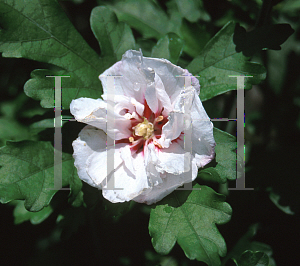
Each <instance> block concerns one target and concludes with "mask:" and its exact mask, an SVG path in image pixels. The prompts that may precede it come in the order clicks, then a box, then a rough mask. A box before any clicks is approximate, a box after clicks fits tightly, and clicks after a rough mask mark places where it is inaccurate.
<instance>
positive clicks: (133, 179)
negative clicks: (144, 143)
mask: <svg viewBox="0 0 300 266" xmlns="http://www.w3.org/2000/svg"><path fill="white" fill-rule="evenodd" d="M133 164H134V165H135V168H136V169H135V170H136V175H133V174H132V173H131V172H130V171H129V170H128V168H127V167H125V164H124V163H122V164H121V165H120V167H118V168H117V169H116V170H115V173H114V184H115V188H116V189H113V190H108V189H105V184H104V183H103V184H102V187H104V188H103V192H102V194H103V197H104V198H106V199H107V200H109V201H111V202H113V203H117V202H124V201H130V200H132V199H133V198H135V197H137V196H138V195H140V194H141V193H142V192H143V191H144V190H147V189H148V188H149V187H150V184H149V182H148V178H147V174H146V170H145V164H144V157H143V155H142V153H138V154H135V155H133Z"/></svg>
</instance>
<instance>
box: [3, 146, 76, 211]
mask: <svg viewBox="0 0 300 266" xmlns="http://www.w3.org/2000/svg"><path fill="white" fill-rule="evenodd" d="M6 144H7V146H5V147H2V148H1V149H0V175H1V179H0V202H1V203H7V202H10V201H12V200H15V199H24V200H25V208H26V209H27V210H28V211H33V212H37V211H40V210H41V209H43V207H45V206H48V205H49V203H50V201H51V199H52V197H53V196H54V194H55V193H56V192H57V190H54V189H53V188H54V148H53V146H52V145H51V143H50V142H42V141H39V142H35V141H22V142H7V143H6ZM76 178H78V176H77V172H76V169H75V167H74V160H73V158H72V156H71V155H70V154H66V153H62V186H67V185H69V184H70V185H71V191H72V190H73V192H72V193H73V194H76V193H79V191H80V189H81V187H80V188H79V186H80V185H81V182H80V183H79V182H77V181H75V180H76ZM51 188H52V189H51ZM76 196H77V195H76Z"/></svg>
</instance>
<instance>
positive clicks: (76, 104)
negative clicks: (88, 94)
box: [70, 98, 106, 132]
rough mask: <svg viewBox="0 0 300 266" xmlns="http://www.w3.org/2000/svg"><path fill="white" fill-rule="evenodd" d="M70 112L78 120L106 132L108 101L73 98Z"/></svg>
mask: <svg viewBox="0 0 300 266" xmlns="http://www.w3.org/2000/svg"><path fill="white" fill-rule="evenodd" d="M70 112H71V114H72V115H74V116H75V119H76V120H77V121H79V122H82V123H85V124H88V125H91V126H94V127H97V128H100V129H102V130H104V131H105V132H106V103H105V102H104V101H103V100H101V99H97V100H95V99H90V98H79V99H76V100H72V102H71V105H70Z"/></svg>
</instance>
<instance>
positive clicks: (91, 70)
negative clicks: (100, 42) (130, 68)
mask: <svg viewBox="0 0 300 266" xmlns="http://www.w3.org/2000/svg"><path fill="white" fill-rule="evenodd" d="M0 26H1V31H0V52H2V56H3V57H16V58H20V57H22V58H27V59H31V60H36V61H39V62H44V63H49V64H53V65H56V66H58V67H59V68H61V69H62V70H61V71H49V70H39V71H37V72H34V73H33V74H32V78H33V79H31V80H29V82H27V83H26V86H25V93H26V94H27V95H28V96H30V97H33V98H34V99H38V100H42V106H43V107H46V108H50V107H51V108H52V107H53V95H54V79H53V78H46V77H45V75H67V76H70V77H71V78H69V80H71V81H67V78H65V79H64V80H63V82H62V84H63V85H62V86H63V87H64V89H65V90H64V92H63V108H66V109H68V108H69V104H70V102H71V100H72V99H74V98H78V97H80V96H83V95H84V96H85V97H90V98H99V97H100V95H101V94H102V92H101V83H100V81H99V79H98V76H99V74H100V73H102V72H103V71H104V70H105V68H104V67H105V64H104V62H103V60H102V59H101V58H99V56H98V55H97V53H96V52H95V51H94V50H93V49H91V48H90V46H89V45H88V44H87V43H86V41H85V40H84V39H83V38H82V36H81V35H80V34H79V33H78V32H77V30H76V29H75V28H74V26H73V25H72V23H71V22H70V20H69V19H68V17H67V16H66V14H65V13H64V12H63V10H62V9H61V8H60V6H59V4H58V3H57V1H52V0H32V1H17V0H1V1H0ZM68 82H70V83H71V84H69V83H68ZM40 86H41V87H40ZM40 88H43V89H44V90H41V89H40Z"/></svg>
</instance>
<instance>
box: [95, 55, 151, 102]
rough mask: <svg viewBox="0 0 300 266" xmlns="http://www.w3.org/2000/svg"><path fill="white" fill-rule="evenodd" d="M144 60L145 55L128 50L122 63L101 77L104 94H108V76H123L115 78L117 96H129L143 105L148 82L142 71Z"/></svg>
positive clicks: (118, 63) (115, 65)
mask: <svg viewBox="0 0 300 266" xmlns="http://www.w3.org/2000/svg"><path fill="white" fill-rule="evenodd" d="M142 60H143V55H142V53H141V52H138V51H133V50H128V51H127V52H126V53H125V54H124V55H123V57H122V61H120V62H117V63H116V64H114V65H113V66H112V67H110V68H109V69H107V70H106V71H104V72H103V73H102V74H101V75H100V76H99V78H100V80H101V82H102V87H103V92H104V94H107V93H108V87H107V76H116V75H117V76H122V77H118V78H114V84H115V86H114V93H115V95H125V96H129V97H132V98H135V99H136V100H137V101H139V102H140V103H143V100H144V93H145V89H146V84H147V82H146V79H145V76H144V75H142V73H141V71H140V69H141V65H142Z"/></svg>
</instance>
